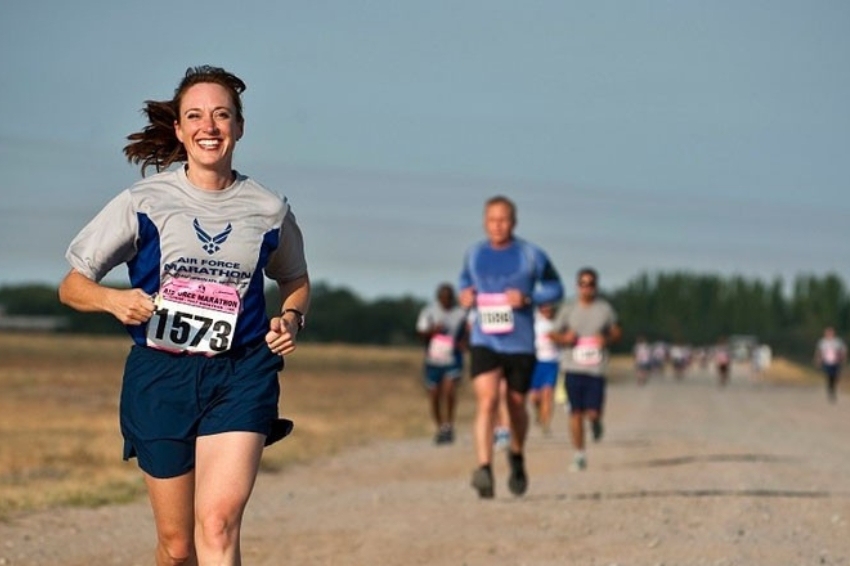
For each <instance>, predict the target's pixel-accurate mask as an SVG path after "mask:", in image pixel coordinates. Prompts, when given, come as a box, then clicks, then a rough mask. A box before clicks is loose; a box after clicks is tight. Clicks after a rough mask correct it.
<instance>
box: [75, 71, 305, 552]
mask: <svg viewBox="0 0 850 566" xmlns="http://www.w3.org/2000/svg"><path fill="white" fill-rule="evenodd" d="M244 90H245V83H243V82H242V80H241V79H239V78H238V77H236V76H235V75H233V74H232V73H229V72H227V71H225V70H224V69H220V68H217V67H209V66H203V67H194V68H190V69H189V70H188V71H187V72H186V75H185V76H184V77H183V80H182V81H181V82H180V84H179V86H178V87H177V89H176V91H175V93H174V97H173V98H172V99H171V100H167V101H147V102H146V107H145V113H146V114H147V116H148V121H149V124H148V126H147V127H145V128H144V129H143V130H142V131H141V132H137V133H134V134H131V135H130V136H128V139H129V140H130V143H129V144H128V145H127V146H126V147H125V148H124V153H125V155H126V156H127V158H128V159H129V160H130V161H131V162H134V163H136V164H141V168H142V174H143V175H144V172H145V169H146V168H147V167H150V166H153V167H155V168H156V170H157V174H156V175H153V176H151V177H149V178H146V179H143V180H141V181H139V182H137V183H136V184H134V185H133V186H132V187H130V188H129V189H127V190H125V191H123V192H122V193H120V194H119V195H118V196H116V197H115V198H114V199H112V201H111V202H109V203H108V204H107V205H106V206H105V207H104V208H103V209H102V210H101V212H100V213H99V214H98V215H97V216H96V217H95V218H94V219H93V220H92V221H91V222H90V223H89V224H88V225H87V226H86V227H85V228H83V230H82V231H81V232H80V233H79V234H78V235H77V237H76V238H74V240H73V241H72V242H71V245H70V247H69V248H68V252H67V254H66V258H67V259H68V262H69V263H70V264H71V271H70V272H69V273H68V275H67V276H66V277H65V279H64V280H63V281H62V283H61V285H60V287H59V296H60V299H61V300H62V302H64V303H65V304H67V305H69V306H71V307H73V308H75V309H77V310H80V311H87V312H107V313H110V314H112V315H113V316H115V318H117V319H118V320H119V321H121V322H122V323H123V324H124V325H125V326H126V327H127V330H128V332H129V333H130V335H131V336H132V338H133V341H134V343H135V345H134V347H133V349H132V350H131V352H130V355H129V357H128V359H127V363H126V365H125V369H124V382H123V386H122V392H121V406H120V420H121V433H122V435H123V437H124V459H125V460H127V459H130V458H137V460H138V464H139V467H140V468H141V469H142V471H143V473H144V479H145V483H146V485H147V489H148V495H149V496H150V501H151V505H152V506H153V511H154V513H153V515H154V518H155V521H156V528H157V534H158V539H159V540H158V545H157V549H156V559H157V564H195V563H201V564H207V563H216V564H239V563H240V557H239V553H240V551H239V539H240V530H241V518H242V513H243V510H244V508H245V505H246V504H247V502H248V498H249V497H250V494H251V491H252V489H253V485H254V481H255V479H256V475H257V471H258V469H259V464H260V458H261V455H262V451H263V447H264V446H267V445H269V444H271V443H273V442H276V441H277V440H280V439H281V438H283V437H284V436H286V435H287V434H288V433H289V430H291V425H292V423H291V422H289V421H287V420H285V419H280V418H279V416H278V405H279V397H280V384H279V382H278V372H279V371H280V370H281V369H283V358H282V356H284V355H288V354H290V353H292V352H293V351H294V350H295V344H296V337H297V335H298V332H299V330H300V329H301V328H302V327H303V325H304V313H306V312H307V308H308V306H309V302H310V282H309V277H308V274H307V262H306V259H305V258H304V244H303V240H302V236H301V231H300V229H299V227H298V224H297V223H296V221H295V217H294V216H293V214H292V210H291V208H290V206H289V203H288V202H287V200H286V198H283V197H281V196H279V195H276V194H275V193H273V192H271V191H269V190H268V189H266V188H265V187H263V186H262V185H260V184H259V183H257V182H256V181H254V180H253V179H251V178H249V177H247V176H245V175H241V174H239V173H238V172H237V171H235V170H234V169H233V168H232V165H233V152H234V149H235V147H236V144H237V142H238V141H239V139H240V138H241V137H242V132H243V126H244V123H245V120H244V117H243V115H242V103H241V101H240V95H241V93H242V92H243V91H244ZM177 162H183V163H184V165H183V166H182V167H179V168H177V169H175V170H166V169H168V168H169V167H170V166H171V165H172V164H174V163H177ZM122 263H126V264H127V266H128V270H129V275H130V287H131V288H130V289H116V288H112V287H108V286H106V285H103V284H101V283H100V282H101V280H102V279H103V277H104V276H105V275H106V274H107V273H108V272H109V271H111V270H112V269H113V268H114V267H116V266H118V265H120V264H122ZM263 275H265V276H267V277H269V278H270V279H272V280H274V281H275V282H277V284H278V286H279V289H280V296H281V299H282V304H281V305H280V310H279V311H278V312H280V313H281V314H280V315H279V316H275V317H272V318H271V319H269V318H267V316H266V306H265V297H264V291H263Z"/></svg>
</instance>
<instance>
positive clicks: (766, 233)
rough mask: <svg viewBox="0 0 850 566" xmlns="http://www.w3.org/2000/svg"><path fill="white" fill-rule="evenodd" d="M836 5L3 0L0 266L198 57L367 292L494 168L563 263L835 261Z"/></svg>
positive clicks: (774, 271) (659, 266)
mask: <svg viewBox="0 0 850 566" xmlns="http://www.w3.org/2000/svg"><path fill="white" fill-rule="evenodd" d="M848 29H850V4H849V3H847V2H844V1H814V2H807V1H798V2H790V1H746V0H743V1H731V0H730V1H713V2H704V1H696V0H694V1H686V0H682V1H653V2H649V1H627V0H622V1H618V2H614V1H609V2H605V1H602V2H571V1H566V0H560V1H555V0H553V1H545V2H544V1H533V0H531V1H523V2H519V1H506V0H465V1H464V0H453V1H433V0H432V1H428V2H424V1H423V2H412V1H411V2H400V1H398V0H395V1H392V0H373V1H363V2H358V1H343V0H333V1H330V0H329V1H321V0H316V1H311V2H294V1H262V2H250V1H246V2H241V3H235V2H223V1H220V0H211V1H208V2H183V1H181V2H175V1H160V0H156V1H148V2H144V3H126V2H114V1H109V0H102V1H100V2H97V1H92V0H78V1H75V2H60V1H58V0H57V1H52V2H48V1H42V0H26V1H24V0H18V1H6V2H3V3H2V7H0V85H2V86H0V174H2V178H3V179H4V181H5V183H4V185H5V186H4V188H3V189H2V194H3V199H2V201H0V202H2V204H0V266H2V269H0V284H4V283H18V282H23V281H40V282H47V283H55V282H57V281H58V279H59V278H61V276H62V275H63V274H64V272H65V271H66V269H67V267H66V265H65V262H64V258H63V254H64V250H65V248H66V246H67V244H68V242H69V241H70V239H71V238H72V237H73V235H74V234H75V233H76V232H77V231H78V230H79V229H80V228H81V227H82V226H83V225H84V224H85V222H87V221H88V219H89V218H90V217H91V216H92V215H93V214H94V213H95V212H96V211H97V210H98V209H99V208H100V207H101V206H102V205H103V204H104V203H105V202H106V201H107V200H108V199H109V198H111V197H112V196H113V195H114V194H116V193H117V192H119V191H120V190H122V189H123V188H125V187H126V186H128V185H129V184H131V183H132V182H134V181H135V180H136V179H137V178H138V171H137V170H135V169H133V168H131V167H130V166H129V165H127V164H126V163H125V162H124V160H123V157H122V154H121V148H122V147H123V145H124V141H125V136H126V135H127V134H129V133H131V132H133V131H136V130H138V129H140V128H141V127H142V126H143V122H142V119H141V115H140V113H139V110H140V109H141V107H142V105H143V101H144V100H146V99H151V98H154V99H166V98H169V97H170V96H171V94H172V92H173V89H174V87H175V86H176V85H177V82H178V81H179V79H180V77H181V76H182V73H183V72H184V70H185V68H186V67H188V66H191V65H197V64H204V63H209V64H215V65H220V66H223V67H225V68H227V69H228V70H231V71H233V72H235V73H236V74H238V75H239V76H241V77H242V78H243V79H244V80H245V81H246V83H247V84H248V90H247V91H246V93H245V96H244V104H245V113H246V120H247V126H246V136H245V138H244V140H243V142H242V143H241V144H240V146H239V147H238V148H237V154H236V166H237V168H238V169H240V171H242V172H244V173H246V174H248V175H251V176H253V177H255V178H257V179H258V180H259V181H261V182H262V183H264V184H266V185H267V186H269V187H270V188H273V189H275V190H278V191H280V192H283V193H284V194H286V195H287V196H288V197H289V198H290V201H291V202H292V205H293V208H294V210H295V211H296V213H297V216H298V219H299V222H300V223H301V224H302V226H303V229H304V232H305V235H306V238H307V252H308V260H309V262H310V266H311V272H312V275H313V277H314V279H316V280H324V281H328V282H330V283H332V284H335V285H344V286H347V287H349V288H352V289H354V290H355V291H357V292H359V293H361V294H362V295H364V296H366V297H374V296H378V295H392V296H397V295H401V294H406V293H413V294H415V295H418V296H423V297H430V295H431V293H432V291H433V289H434V287H435V286H436V284H437V283H438V282H440V281H442V280H449V281H452V282H454V281H455V280H456V277H457V273H458V271H459V269H460V264H461V261H462V255H463V251H464V249H465V248H466V247H467V246H468V245H469V244H470V243H472V242H473V241H474V240H476V239H479V238H480V237H482V229H481V207H482V203H483V201H484V200H485V199H486V198H487V197H489V196H492V195H493V194H496V193H504V194H506V195H508V196H510V197H512V198H513V199H514V200H515V201H516V202H517V204H518V206H519V226H518V230H517V233H518V234H519V235H520V236H523V237H525V238H528V239H530V240H532V241H534V242H536V243H538V244H540V245H542V246H543V247H544V248H545V249H546V250H547V251H548V252H549V255H550V256H551V258H552V259H553V261H554V263H555V265H556V267H557V268H558V270H559V271H560V272H561V273H562V275H563V276H564V277H565V279H568V280H570V281H571V280H572V277H573V274H574V272H575V270H576V269H577V268H579V267H581V266H583V265H593V266H595V267H597V268H598V269H599V270H600V272H601V276H602V283H603V287H616V286H619V285H622V284H624V283H625V282H627V281H628V280H629V279H631V278H632V277H634V276H636V275H637V274H639V273H640V272H642V271H649V272H656V271H659V270H662V271H671V270H680V269H681V270H690V271H695V272H710V273H719V274H723V275H731V274H740V275H744V276H747V277H752V278H756V277H757V278H762V279H772V278H773V277H775V276H781V277H783V278H785V279H786V281H790V280H791V278H793V277H794V276H795V275H796V274H799V273H812V274H816V275H821V274H824V273H827V272H836V273H838V274H839V275H841V276H842V277H843V278H844V279H845V281H848V280H850V267H848V264H847V262H846V258H847V255H848V254H847V252H846V250H847V240H848V235H850V230H848V228H847V226H848V224H847V222H848V220H847V219H848V216H850V193H848V192H847V190H846V179H847V172H846V170H847V163H848V157H850V102H848V101H850V65H848V56H850V36H848V34H847V30H848ZM123 277H124V271H123V270H119V271H118V272H116V273H115V274H114V277H113V279H116V280H123Z"/></svg>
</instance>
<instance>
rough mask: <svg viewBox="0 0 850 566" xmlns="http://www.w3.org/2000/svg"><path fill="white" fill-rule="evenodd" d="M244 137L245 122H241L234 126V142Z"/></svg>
mask: <svg viewBox="0 0 850 566" xmlns="http://www.w3.org/2000/svg"><path fill="white" fill-rule="evenodd" d="M244 135H245V120H242V121H241V122H239V123H238V124H237V125H236V141H239V140H241V139H242V136H244Z"/></svg>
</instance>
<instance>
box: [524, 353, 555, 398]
mask: <svg viewBox="0 0 850 566" xmlns="http://www.w3.org/2000/svg"><path fill="white" fill-rule="evenodd" d="M557 381H558V362H556V361H555V362H541V361H539V360H538V362H537V363H536V364H535V365H534V373H532V374H531V390H532V391H537V390H539V389H543V388H544V387H555V382H557Z"/></svg>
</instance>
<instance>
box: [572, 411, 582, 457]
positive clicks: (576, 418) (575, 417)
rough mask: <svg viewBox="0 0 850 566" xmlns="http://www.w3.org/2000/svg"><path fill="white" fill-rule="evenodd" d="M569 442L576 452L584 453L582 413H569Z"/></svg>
mask: <svg viewBox="0 0 850 566" xmlns="http://www.w3.org/2000/svg"><path fill="white" fill-rule="evenodd" d="M570 440H572V443H573V448H574V449H575V450H576V451H584V411H579V410H571V411H570Z"/></svg>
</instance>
